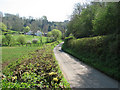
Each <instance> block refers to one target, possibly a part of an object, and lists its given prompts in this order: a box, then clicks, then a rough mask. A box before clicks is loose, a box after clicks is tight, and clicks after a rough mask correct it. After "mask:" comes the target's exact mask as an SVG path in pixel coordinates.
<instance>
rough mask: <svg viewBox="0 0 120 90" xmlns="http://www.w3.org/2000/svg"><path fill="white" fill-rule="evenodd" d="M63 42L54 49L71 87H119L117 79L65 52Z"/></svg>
mask: <svg viewBox="0 0 120 90" xmlns="http://www.w3.org/2000/svg"><path fill="white" fill-rule="evenodd" d="M62 44H63V43H61V44H59V45H57V46H56V47H55V48H54V50H53V51H54V54H55V57H56V59H57V60H58V63H59V65H60V68H61V70H62V72H63V75H64V77H65V78H66V79H67V81H68V82H69V83H70V87H71V88H119V86H120V84H119V83H118V82H117V81H116V80H113V79H112V78H110V77H108V76H106V75H105V74H103V73H101V72H99V71H97V70H96V69H93V68H91V67H90V66H88V65H86V64H84V63H82V62H80V61H79V60H78V59H76V58H74V57H73V56H71V55H69V54H67V53H65V52H63V51H62V50H61V46H62Z"/></svg>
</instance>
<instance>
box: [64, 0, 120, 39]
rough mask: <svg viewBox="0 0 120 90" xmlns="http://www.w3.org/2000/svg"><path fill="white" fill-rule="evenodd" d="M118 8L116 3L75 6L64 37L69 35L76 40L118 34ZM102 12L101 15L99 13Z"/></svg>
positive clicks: (119, 8) (119, 7)
mask: <svg viewBox="0 0 120 90" xmlns="http://www.w3.org/2000/svg"><path fill="white" fill-rule="evenodd" d="M119 10H120V6H119V2H118V3H115V2H114V3H106V4H105V3H91V4H90V5H81V4H79V3H78V4H77V7H75V10H74V12H77V13H73V15H72V18H71V21H70V22H69V24H68V30H67V32H66V35H67V36H69V35H70V34H71V33H72V34H73V35H74V37H76V38H82V37H90V36H98V35H109V34H113V33H116V34H118V33H119V32H120V31H119V30H120V28H119V26H118V23H119V22H118V21H119V20H120V18H119V14H120V12H119ZM101 12H102V13H101Z"/></svg>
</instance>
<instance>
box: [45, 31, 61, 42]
mask: <svg viewBox="0 0 120 90" xmlns="http://www.w3.org/2000/svg"><path fill="white" fill-rule="evenodd" d="M47 36H48V37H49V38H48V39H47V42H53V41H57V40H60V39H61V38H62V33H61V31H60V30H57V29H53V30H52V31H50V32H48V34H47Z"/></svg>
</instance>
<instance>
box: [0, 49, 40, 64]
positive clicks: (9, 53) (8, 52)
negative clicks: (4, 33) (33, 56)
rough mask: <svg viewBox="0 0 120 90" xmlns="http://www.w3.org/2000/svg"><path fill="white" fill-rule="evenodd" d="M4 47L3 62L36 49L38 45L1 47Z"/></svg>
mask: <svg viewBox="0 0 120 90" xmlns="http://www.w3.org/2000/svg"><path fill="white" fill-rule="evenodd" d="M0 48H2V63H4V62H8V61H9V62H12V61H14V60H17V59H18V58H19V57H22V56H23V55H26V54H28V53H29V52H31V51H34V50H36V49H37V48H38V47H0Z"/></svg>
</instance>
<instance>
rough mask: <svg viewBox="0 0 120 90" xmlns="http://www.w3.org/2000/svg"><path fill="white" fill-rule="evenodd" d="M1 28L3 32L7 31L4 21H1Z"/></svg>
mask: <svg viewBox="0 0 120 90" xmlns="http://www.w3.org/2000/svg"><path fill="white" fill-rule="evenodd" d="M0 30H2V31H3V32H5V31H7V27H6V25H5V24H4V23H2V22H0Z"/></svg>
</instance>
